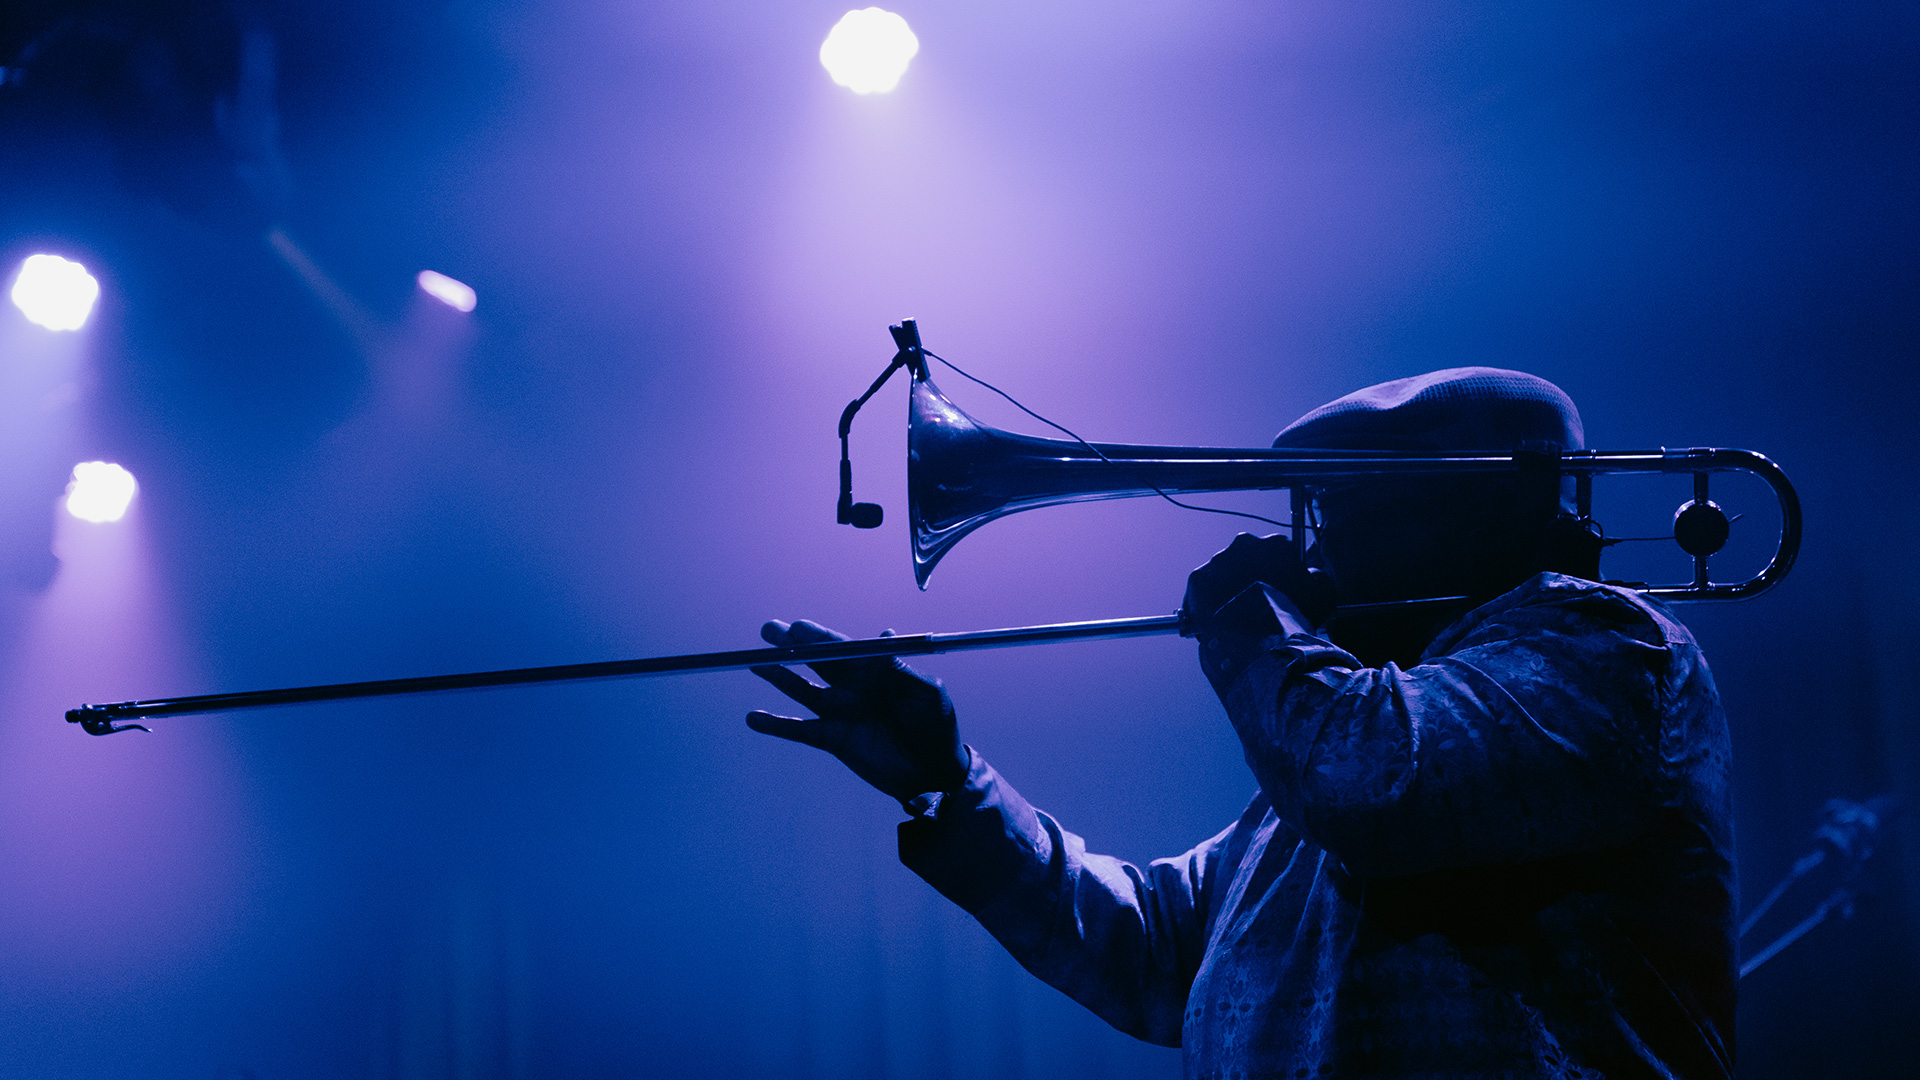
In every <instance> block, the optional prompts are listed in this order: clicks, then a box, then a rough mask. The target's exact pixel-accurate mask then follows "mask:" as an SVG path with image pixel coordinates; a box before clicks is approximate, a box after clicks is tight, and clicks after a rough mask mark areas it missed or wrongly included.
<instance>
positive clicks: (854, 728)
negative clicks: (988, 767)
mask: <svg viewBox="0 0 1920 1080" xmlns="http://www.w3.org/2000/svg"><path fill="white" fill-rule="evenodd" d="M760 636H761V637H763V638H765V639H766V640H767V641H768V642H769V643H770V644H773V645H780V646H787V645H811V644H814V643H816V642H822V641H845V640H846V637H845V635H842V634H836V633H834V632H833V631H832V630H829V629H827V628H826V627H824V626H821V625H819V624H818V623H811V622H807V621H806V620H804V619H803V620H800V621H798V622H795V623H792V624H788V623H783V622H777V621H776V622H769V623H767V624H766V625H765V626H762V627H761V628H760ZM809 666H810V667H812V668H813V671H814V674H816V675H819V676H820V677H821V678H822V679H824V680H826V683H827V685H825V686H817V685H815V684H814V683H812V682H810V681H808V680H807V679H806V678H804V677H802V676H801V675H799V674H797V673H795V672H793V671H791V670H789V669H787V668H783V667H758V668H754V669H753V673H754V674H755V675H758V676H760V677H761V678H763V679H765V680H767V681H768V682H770V683H772V684H773V685H774V687H775V688H776V689H778V690H779V691H780V692H781V693H783V694H785V695H787V696H788V697H790V698H792V699H793V700H795V701H797V702H799V703H800V704H801V705H804V706H806V707H807V708H808V709H811V710H813V712H814V713H815V714H816V716H815V718H814V719H811V720H801V719H798V718H796V717H791V716H777V715H775V714H773V713H768V712H759V711H755V712H750V713H748V714H747V726H748V727H750V728H752V729H753V730H755V731H758V732H761V733H762V734H766V735H777V736H779V737H780V738H782V739H791V740H792V741H794V742H797V743H805V744H806V745H808V746H813V747H818V748H819V749H821V750H825V751H826V752H827V753H829V754H832V755H833V756H834V757H837V758H839V759H840V760H841V761H843V762H845V763H846V766H847V768H849V769H852V770H853V771H854V774H855V775H857V776H859V777H860V779H862V780H865V781H866V782H867V783H869V784H872V785H873V786H874V787H876V788H879V789H880V790H881V791H883V792H886V793H887V794H888V795H891V796H893V798H895V799H896V800H898V801H899V802H900V803H902V804H903V805H904V804H905V803H906V802H907V801H908V800H910V799H913V798H914V797H916V796H919V795H923V794H926V793H927V792H930V791H942V792H945V791H952V790H954V789H955V788H957V787H959V786H960V785H961V784H963V783H965V782H966V778H967V769H968V765H969V760H968V756H967V751H966V748H965V747H963V746H961V745H960V729H959V725H958V724H957V723H956V722H955V720H954V716H953V700H952V699H951V698H949V697H948V696H947V691H946V688H945V687H943V686H941V685H940V681H939V680H938V679H929V678H927V677H926V676H924V675H921V674H920V673H919V672H917V671H914V670H913V669H911V668H909V667H907V666H905V665H904V664H902V663H900V661H899V660H898V659H895V658H884V659H882V658H876V659H871V660H836V661H832V662H830V663H820V664H812V665H809Z"/></svg>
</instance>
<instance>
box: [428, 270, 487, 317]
mask: <svg viewBox="0 0 1920 1080" xmlns="http://www.w3.org/2000/svg"><path fill="white" fill-rule="evenodd" d="M414 280H415V281H418V282H419V283H420V289H421V291H423V292H425V293H426V294H427V295H428V296H431V297H433V298H434V299H435V300H438V301H440V302H441V303H443V304H445V305H447V306H448V307H450V308H452V309H453V310H455V311H472V310H473V305H474V304H476V303H478V302H479V297H478V296H476V295H475V294H474V291H473V287H472V286H470V285H468V284H467V283H466V282H464V281H455V280H453V279H452V278H450V277H448V276H447V275H445V274H436V273H434V272H433V271H431V270H422V271H420V276H419V277H416V278H415V279H414Z"/></svg>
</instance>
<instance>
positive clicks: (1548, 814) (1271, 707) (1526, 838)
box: [1223, 585, 1671, 877]
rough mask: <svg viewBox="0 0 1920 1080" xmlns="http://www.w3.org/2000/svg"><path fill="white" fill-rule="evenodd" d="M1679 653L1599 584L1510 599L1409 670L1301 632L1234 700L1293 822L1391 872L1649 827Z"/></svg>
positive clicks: (1344, 857)
mask: <svg viewBox="0 0 1920 1080" xmlns="http://www.w3.org/2000/svg"><path fill="white" fill-rule="evenodd" d="M1670 667H1671V658H1670V655H1669V644H1668V641H1667V638H1666V635H1665V633H1664V631H1663V628H1662V625H1661V623H1660V622H1659V621H1658V620H1656V619H1655V618H1654V617H1653V616H1652V615H1651V614H1650V613H1649V612H1648V611H1647V610H1646V609H1645V608H1644V607H1642V606H1641V605H1639V604H1636V603H1634V602H1633V601H1631V600H1629V599H1627V598H1625V597H1622V596H1619V595H1617V594H1615V593H1613V592H1612V591H1610V590H1607V589H1605V588H1603V587H1601V586H1598V585H1594V586H1591V587H1590V588H1587V589H1584V590H1567V591H1562V592H1559V593H1555V594H1551V595H1549V596H1545V597H1541V596H1536V598H1535V599H1534V601H1533V602H1526V603H1518V604H1515V605H1512V606H1509V607H1507V608H1505V609H1504V610H1498V611H1494V612H1492V613H1490V614H1489V615H1487V617H1485V618H1484V619H1483V620H1482V621H1480V622H1479V623H1478V624H1477V625H1475V626H1474V627H1473V628H1472V629H1471V630H1470V631H1469V632H1468V633H1466V634H1465V635H1464V636H1462V637H1461V638H1460V639H1459V640H1457V641H1454V642H1452V643H1450V644H1449V645H1447V647H1446V649H1445V651H1444V653H1443V654H1441V655H1433V654H1432V653H1431V652H1430V654H1429V658H1428V659H1426V660H1424V661H1423V662H1421V663H1420V664H1419V665H1417V666H1415V667H1412V668H1408V669H1405V670H1402V669H1400V668H1398V667H1396V666H1394V665H1392V664H1388V665H1386V666H1384V667H1380V668H1365V667H1362V666H1361V665H1360V663H1359V662H1358V661H1357V660H1355V659H1354V658H1353V657H1352V656H1351V655H1349V654H1347V653H1346V652H1344V651H1342V650H1340V649H1339V648H1336V647H1335V646H1333V645H1332V644H1329V643H1328V642H1326V641H1323V640H1320V639H1318V638H1315V637H1312V636H1309V635H1303V634H1294V635H1290V636H1288V637H1287V638H1285V639H1284V641H1282V642H1281V643H1280V644H1279V645H1278V647H1275V648H1271V649H1269V650H1267V651H1266V652H1265V654H1264V655H1263V656H1261V657H1259V658H1258V659H1256V660H1254V661H1253V662H1252V663H1251V664H1250V665H1249V666H1248V667H1247V668H1246V669H1245V670H1244V671H1243V672H1241V673H1240V675H1239V677H1238V678H1237V679H1236V680H1235V681H1234V683H1233V684H1232V686H1231V687H1230V688H1229V690H1228V692H1227V693H1226V694H1225V695H1223V700H1224V701H1225V703H1226V705H1227V712H1228V715H1229V717H1230V718H1231V719H1232V721H1233V724H1234V727H1235V729H1236V730H1237V731H1238V733H1239V735H1240V740H1241V744H1242V746H1243V748H1244V750H1245V752H1246V757H1247V762H1248V764H1249V765H1250V766H1251V767H1252V769H1253V772H1254V776H1255V778H1256V779H1258V780H1259V782H1260V786H1261V789H1262V790H1263V791H1264V792H1265V793H1266V795H1267V797H1268V798H1269V799H1271V800H1272V802H1273V806H1274V811H1275V813H1276V814H1277V815H1278V816H1279V817H1280V819H1281V820H1282V821H1285V822H1286V823H1288V824H1289V825H1291V826H1293V827H1294V828H1295V829H1297V830H1298V831H1299V832H1300V833H1301V834H1302V835H1304V836H1305V838H1306V839H1307V840H1308V841H1309V842H1311V843H1315V844H1318V845H1319V846H1321V847H1323V848H1325V849H1326V850H1327V851H1329V852H1331V853H1332V854H1333V855H1334V856H1335V857H1337V858H1339V859H1340V860H1341V862H1342V863H1343V864H1344V865H1345V866H1346V868H1347V869H1348V870H1349V871H1350V872H1352V873H1354V874H1357V875H1360V876H1363V877H1393V876H1399V875H1404V874H1414V873H1423V872H1426V871H1431V870H1439V869H1448V868H1456V867H1469V866H1480V865H1487V864H1492V863H1501V862H1516V861H1526V860H1531V859H1538V858H1545V857H1549V856H1553V855H1559V854H1566V853H1571V852H1578V851H1585V850H1593V849H1598V848H1602V847H1607V846H1612V845H1616V844H1621V843H1625V842H1626V841H1628V840H1630V839H1632V838H1633V837H1635V836H1636V835H1639V833H1640V832H1642V831H1643V830H1644V829H1645V828H1646V826H1647V824H1648V823H1649V821H1650V820H1651V817H1652V814H1653V811H1654V810H1655V809H1656V808H1657V806H1658V804H1659V801H1660V799H1661V798H1662V797H1663V780H1662V775H1663V774H1662V768H1661V766H1662V760H1661V730H1662V718H1663V715H1664V713H1665V711H1666V701H1665V699H1666V696H1667V694H1668V689H1667V672H1668V671H1669V669H1670Z"/></svg>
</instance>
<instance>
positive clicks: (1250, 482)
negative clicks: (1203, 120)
mask: <svg viewBox="0 0 1920 1080" xmlns="http://www.w3.org/2000/svg"><path fill="white" fill-rule="evenodd" d="M889 330H890V331H891V333H892V335H893V339H894V343H895V345H896V351H895V353H894V356H893V359H892V360H891V361H890V362H889V364H888V366H887V368H886V370H885V371H883V372H882V373H881V374H880V377H879V378H877V379H875V380H874V381H873V384H872V385H871V386H869V387H868V388H867V391H866V393H864V394H862V395H861V396H860V397H859V398H856V399H855V400H854V401H852V402H851V403H849V404H848V406H847V408H846V410H845V411H844V412H842V414H841V416H840V425H839V434H840V498H839V503H838V506H837V512H836V517H837V519H838V520H839V522H840V523H841V524H847V525H853V526H855V527H857V528H868V529H870V528H876V527H878V526H879V525H880V523H881V520H882V517H883V513H882V510H881V508H880V507H879V506H878V505H876V504H874V503H856V502H854V501H853V473H852V466H851V464H850V460H849V456H848V451H847V447H848V438H849V433H850V431H851V428H852V424H853V418H854V415H855V414H856V413H857V412H859V410H860V407H861V406H862V405H864V404H865V403H866V402H867V401H868V400H869V399H870V398H872V397H873V396H874V395H875V394H876V393H878V392H879V391H880V389H881V387H883V386H884V385H886V383H887V381H888V380H889V379H890V378H891V377H892V376H893V374H894V372H896V371H899V370H901V369H903V368H904V369H906V370H907V371H908V373H909V375H910V377H911V383H912V385H911V387H910V390H909V395H908V413H907V489H908V495H907V501H908V514H909V517H910V522H909V525H910V531H911V534H912V542H913V544H912V548H913V572H914V579H915V581H916V582H917V583H918V584H919V585H920V587H921V588H922V589H924V588H926V585H927V580H928V578H929V577H930V576H931V575H932V573H933V569H934V567H935V566H936V565H937V564H938V563H939V562H940V560H941V558H942V557H943V556H944V555H946V553H947V552H948V551H950V550H952V548H953V546H954V545H955V544H957V543H959V541H960V539H961V538H962V537H964V536H966V535H967V534H968V533H970V532H972V531H973V530H975V529H977V528H979V527H980V526H982V525H984V524H986V523H987V522H989V521H992V520H994V519H995V518H999V517H1004V516H1006V515H1008V514H1013V513H1018V512H1020V511H1022V510H1031V509H1034V508H1037V507H1041V506H1054V505H1059V504H1062V503H1073V502H1086V501H1090V500H1096V499H1126V498H1136V497H1140V496H1147V495H1171V494H1174V493H1180V494H1192V493H1199V492H1221V491H1247V490H1261V491H1266V490H1280V489H1285V490H1287V491H1288V492H1289V494H1290V496H1291V501H1292V513H1293V517H1292V520H1293V521H1294V522H1295V523H1299V522H1302V521H1304V519H1305V513H1306V506H1307V501H1308V498H1309V494H1308V493H1309V491H1310V489H1311V488H1313V487H1314V486H1316V485H1323V484H1327V483H1332V482H1351V481H1354V480H1359V479H1365V478H1382V477H1409V476H1435V475H1456V476H1457V475H1488V476H1493V475H1535V476H1539V477H1542V478H1545V479H1547V480H1550V481H1554V482H1556V483H1557V482H1558V481H1559V480H1560V479H1561V478H1571V479H1572V481H1573V488H1574V508H1575V514H1576V517H1577V524H1579V525H1580V526H1582V527H1583V528H1585V529H1587V530H1589V531H1590V532H1591V533H1592V534H1593V535H1594V537H1595V540H1596V542H1599V534H1598V527H1597V526H1596V525H1594V524H1593V522H1592V517H1591V513H1592V506H1593V481H1594V478H1595V477H1598V476H1607V475H1621V474H1669V475H1683V476H1691V477H1692V479H1693V496H1692V498H1691V499H1689V500H1688V501H1686V502H1685V503H1683V504H1681V506H1680V508H1679V509H1678V510H1677V511H1676V512H1675V514H1674V522H1673V539H1674V541H1675V542H1676V543H1677V544H1678V545H1679V546H1680V548H1681V550H1682V551H1684V552H1685V553H1686V554H1687V555H1688V556H1690V557H1691V558H1692V561H1693V577H1692V580H1691V581H1683V582H1674V583H1669V584H1648V583H1645V582H1614V583H1613V584H1619V585H1624V586H1627V587H1629V588H1633V589H1635V590H1637V591H1638V592H1640V593H1641V594H1642V595H1644V596H1648V597H1652V598H1655V599H1659V600H1663V601H1667V602H1698V601H1709V600H1744V599H1748V598H1750V597H1754V596H1758V595H1759V594H1761V593H1763V592H1765V591H1766V590H1768V589H1770V588H1772V587H1773V586H1774V585H1776V584H1778V583H1779V582H1780V580H1781V579H1782V578H1784V577H1786V575H1787V572H1788V571H1789V570H1791V569H1792V567H1793V562H1794V558H1795V557H1796V556H1797V555H1798V554H1799V550H1800V500H1799V497H1798V496H1797V495H1796V494H1795V492H1794V490H1793V485H1792V484H1791V483H1789V482H1788V480H1787V477H1786V474H1784V473H1782V472H1781V471H1780V468H1779V466H1777V465H1775V464H1774V463H1773V462H1772V461H1770V460H1768V459H1767V458H1766V457H1765V456H1763V455H1761V454H1757V453H1754V452H1753V451H1751V450H1734V449H1725V448H1719V447H1687V448H1682V449H1673V448H1664V447H1663V448H1660V449H1655V450H1571V451H1560V450H1554V449H1545V450H1520V451H1516V452H1513V453H1446V454H1422V453H1398V452H1386V451H1340V450H1298V449H1286V450H1280V449H1267V448H1260V449H1249V448H1237V447H1195V446H1150V445H1130V444H1123V443H1087V442H1080V441H1069V440H1063V439H1048V438H1040V437H1037V436H1032V435H1019V434H1015V433H1012V432H1008V431H1002V430H999V429H997V428H993V427H990V426H988V425H986V424H983V423H981V422H980V421H978V420H975V419H974V418H973V417H971V416H968V415H967V414H966V412H964V411H963V410H961V409H960V407H959V406H957V405H955V404H954V403H953V402H952V401H950V400H948V399H947V397H946V396H945V395H944V394H942V393H941V392H940V390H939V388H938V387H937V386H935V385H934V383H933V379H932V378H931V377H930V374H929V372H928V369H927V357H928V355H929V354H928V353H927V351H926V349H925V348H924V347H923V346H922V345H921V342H920V332H919V328H918V326H917V325H916V324H915V322H914V321H913V320H912V319H907V320H904V321H903V322H901V323H900V324H898V325H895V326H892V327H890V328H889ZM1735 472H1739V473H1747V474H1750V475H1752V476H1755V477H1758V478H1759V479H1760V480H1761V481H1762V482H1764V483H1765V484H1766V485H1767V486H1768V487H1769V488H1770V489H1771V490H1772V492H1773V495H1774V498H1775V499H1776V500H1777V502H1778V503H1779V508H1780V536H1779V539H1778V544H1777V546H1776V547H1775V550H1774V554H1773V557H1772V558H1771V559H1770V560H1769V561H1768V563H1767V565H1766V567H1765V568H1764V569H1762V570H1761V571H1760V572H1759V573H1758V574H1756V575H1754V576H1753V577H1750V578H1747V579H1745V580H1742V581H1733V582H1716V581H1714V580H1713V577H1712V574H1711V572H1710V567H1709V561H1710V560H1711V558H1712V556H1713V555H1715V554H1717V553H1718V552H1719V551H1720V550H1721V549H1722V548H1723V547H1724V546H1725V545H1726V541H1727V538H1728V536H1729V534H1730V532H1731V528H1732V523H1731V520H1730V519H1729V518H1728V517H1727V514H1726V512H1725V511H1724V510H1722V509H1721V508H1720V506H1719V504H1717V503H1715V502H1714V501H1713V500H1712V499H1711V498H1710V497H1709V494H1710V483H1711V479H1712V477H1713V476H1714V475H1716V474H1720V473H1735ZM1296 528H1297V525H1296ZM1464 599H1466V598H1464V597H1437V598H1423V599H1419V600H1408V601H1401V602H1398V603H1389V604H1370V605H1363V606H1355V605H1348V606H1345V607H1342V608H1340V609H1339V612H1338V613H1339V614H1341V615H1351V614H1354V613H1357V612H1358V611H1360V610H1363V608H1364V609H1375V608H1383V607H1397V606H1401V605H1402V604H1428V603H1445V602H1457V601H1461V600H1464ZM1186 631H1187V624H1186V620H1185V618H1184V614H1183V613H1175V614H1172V615H1155V616H1146V617H1141V618H1128V619H1101V620H1095V621H1091V622H1071V623H1051V624H1047V625H1042V626H1023V627H1012V628H1008V629H999V630H976V631H965V632H959V633H933V634H906V635H899V636H887V637H875V638H857V639H853V640H849V641H831V642H821V643H818V644H811V645H794V646H787V647H770V648H760V649H737V650H732V651H726V652H708V653H689V654H682V655H675V656H655V657H645V658H641V659H633V660H610V661H604V662H599V663H585V664H561V665H555V666H551V667H534V668H514V669H508V670H501V671H480V672H467V673H461V674H452V675H431V676H425V677H420V678H407V679H380V680H375V681H371V682H354V683H332V684H328V685H323V686H300V687H287V688H283V689H276V690H254V691H244V692H239V693H224V694H203V695H198V696H193V697H173V698H151V699H146V700H140V701H122V702H115V703H112V704H107V705H81V706H80V707H78V708H76V709H70V710H68V712H67V720H68V722H70V723H75V724H79V725H80V726H81V728H82V729H83V730H84V731H86V732H87V734H89V735H110V734H114V733H116V732H121V731H130V730H142V731H144V730H147V729H146V728H145V727H144V726H143V725H141V724H138V723H134V722H133V721H138V720H145V719H153V718H158V717H168V716H183V715H191V714H199V713H215V712H232V711H236V710H241V709H255V708H264V707H267V706H274V705H293V704H300V703H305V702H316V701H342V700H348V699H353V698H369V697H392V696H396V695H402V694H420V693H432V692H438V691H446V690H471V689H481V688H488V687H497V686H517V685H523V684H529V683H551V682H577V681H583V680H589V679H617V678H635V677H641V676H650V675H672V674H683V673H688V672H695V671H737V670H741V669H745V668H752V667H759V666H764V665H774V664H780V665H787V664H813V663H821V662H830V661H835V660H854V659H865V658H871V657H892V656H927V655H933V654H937V653H946V652H961V651H969V650H975V649H994V648H1008V647H1012V646H1018V645H1037V644H1043V643H1046V642H1055V641H1081V640H1088V639H1093V638H1119V637H1143V636H1151V635H1163V634H1183V633H1186Z"/></svg>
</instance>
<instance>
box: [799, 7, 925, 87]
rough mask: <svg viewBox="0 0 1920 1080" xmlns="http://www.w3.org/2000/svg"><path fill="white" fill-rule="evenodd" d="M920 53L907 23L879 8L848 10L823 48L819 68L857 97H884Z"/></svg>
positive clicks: (828, 35)
mask: <svg viewBox="0 0 1920 1080" xmlns="http://www.w3.org/2000/svg"><path fill="white" fill-rule="evenodd" d="M919 51H920V39H919V38H917V37H914V36H913V31H912V30H911V29H909V28H908V27H907V20H905V19H903V18H901V17H900V16H898V15H895V14H894V13H893V12H891V11H882V10H880V9H879V8H877V7H870V8H864V9H862V10H860V11H849V12H847V13H846V14H845V15H843V16H841V17H840V21H839V22H837V23H834V24H833V29H832V30H831V31H830V32H829V33H828V34H827V40H826V41H824V42H822V43H821V45H820V66H821V67H824V68H826V69H827V74H829V75H832V76H833V81H834V82H837V83H839V84H840V85H841V86H844V87H846V88H847V89H849V90H852V91H853V92H854V93H856V94H884V93H886V92H887V91H889V90H891V89H893V88H894V87H895V86H897V85H899V83H900V76H902V75H905V74H906V73H907V62H908V61H909V60H912V59H913V56H914V54H915V53H917V52H919Z"/></svg>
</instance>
